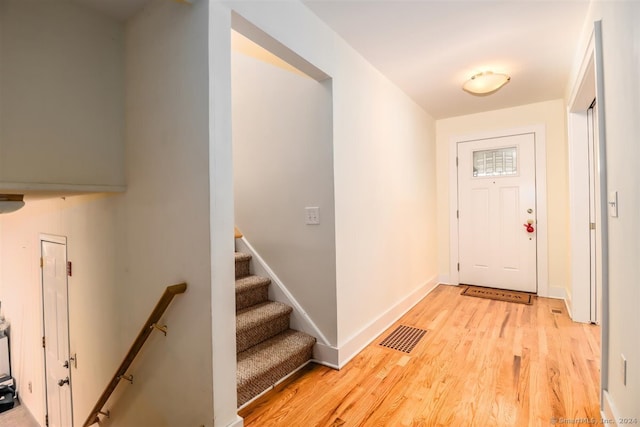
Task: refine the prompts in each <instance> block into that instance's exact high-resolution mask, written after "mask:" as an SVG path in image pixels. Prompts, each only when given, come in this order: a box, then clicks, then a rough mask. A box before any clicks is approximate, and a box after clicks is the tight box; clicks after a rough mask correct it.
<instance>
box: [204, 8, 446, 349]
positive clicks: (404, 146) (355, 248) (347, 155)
mask: <svg viewBox="0 0 640 427" xmlns="http://www.w3.org/2000/svg"><path fill="white" fill-rule="evenodd" d="M224 5H226V8H225V7H220V8H219V9H216V10H214V13H215V14H219V15H220V16H228V14H229V13H230V11H231V9H233V10H235V11H236V12H237V13H239V14H240V15H242V16H243V17H244V18H245V19H247V20H248V21H250V22H252V23H253V24H254V25H256V26H257V27H259V28H260V29H262V30H263V31H265V32H266V33H268V34H269V35H270V36H272V37H274V38H275V39H277V40H278V41H279V42H281V43H282V44H284V45H286V46H287V47H288V48H289V49H291V50H293V51H294V52H296V53H297V54H298V55H300V56H301V57H303V58H304V59H306V60H307V61H308V62H310V63H311V64H314V65H315V66H316V67H317V68H319V69H320V70H322V71H324V72H325V73H327V74H328V75H330V76H331V78H332V79H333V125H334V128H333V150H334V151H333V152H334V154H333V156H334V183H335V209H336V276H337V304H338V312H337V315H338V337H337V342H338V346H339V347H341V348H344V349H347V350H345V351H344V354H341V355H340V358H341V360H342V361H344V360H346V359H348V357H350V355H352V354H353V352H354V351H357V350H358V349H359V346H361V345H364V344H366V342H368V341H369V340H371V339H373V338H374V337H375V335H376V334H377V333H378V332H380V331H381V329H382V328H383V327H384V326H386V325H387V322H389V321H390V320H391V319H392V318H394V316H395V315H397V314H399V312H397V311H394V309H396V308H397V307H399V306H401V305H402V304H403V303H406V302H407V299H410V298H411V297H412V295H413V294H414V293H417V294H419V295H421V294H423V293H424V292H426V290H427V289H428V288H429V287H430V286H433V285H434V284H435V279H436V275H437V263H436V240H435V235H436V218H435V210H434V209H435V208H434V207H435V203H436V198H435V191H436V188H435V139H434V130H435V129H434V121H433V119H432V118H431V117H430V116H429V115H428V114H426V113H425V112H424V111H423V110H421V109H420V108H419V107H418V106H417V105H416V104H415V103H413V102H412V101H411V100H409V99H408V98H407V96H406V95H405V94H404V93H402V92H401V91H400V90H398V89H397V88H396V87H395V86H393V85H392V84H391V83H390V82H389V81H388V80H387V79H386V78H384V77H383V76H382V75H381V74H380V73H379V72H378V71H377V70H375V69H374V68H373V67H372V66H371V65H370V64H369V63H367V62H366V61H364V59H363V58H362V57H361V56H360V55H359V54H357V53H356V52H355V51H354V50H353V49H352V48H350V47H349V46H348V45H347V44H346V43H345V42H344V41H343V40H342V39H340V38H339V37H338V36H337V35H336V34H335V33H334V32H333V31H332V30H330V29H329V28H328V27H327V26H326V25H325V24H324V23H322V22H321V21H320V20H319V19H318V18H317V17H316V16H315V15H313V14H312V13H311V12H310V11H309V10H308V9H307V8H306V7H305V6H304V5H302V4H301V3H295V2H242V1H238V2H233V1H231V2H225V3H224ZM227 49H228V48H227ZM212 54H213V55H218V56H219V57H221V58H223V59H224V58H225V55H228V53H226V51H225V49H224V48H221V49H220V50H219V51H214V52H213V53H212ZM219 66H220V68H221V69H224V68H228V67H229V65H228V64H225V63H223V62H222V61H221V62H220V63H219ZM213 78H214V86H215V85H216V84H220V85H224V84H228V82H226V83H225V81H224V80H216V75H215V74H214V76H213ZM229 143H230V142H229V141H225V140H223V139H218V140H216V141H214V144H216V145H217V146H222V147H224V146H225V145H226V144H229ZM225 178H226V180H225V181H220V182H218V183H217V185H218V186H219V187H220V189H224V190H225V191H226V189H227V188H228V186H231V176H230V174H229V175H228V176H226V177H225ZM217 188H218V187H214V188H212V191H214V192H215V191H217ZM225 215H228V213H225ZM214 262H215V261H214ZM421 292H422V293H421ZM220 304H223V302H220Z"/></svg>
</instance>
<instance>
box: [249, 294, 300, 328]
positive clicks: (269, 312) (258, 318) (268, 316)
mask: <svg viewBox="0 0 640 427" xmlns="http://www.w3.org/2000/svg"><path fill="white" fill-rule="evenodd" d="M292 311H293V309H292V308H291V307H290V306H288V305H286V304H283V303H281V302H275V301H268V302H265V303H261V304H256V305H253V306H251V307H249V308H246V309H244V310H242V311H239V312H238V313H237V314H236V332H237V333H241V332H242V331H244V330H246V329H250V328H254V327H257V326H259V325H261V324H263V323H266V322H269V321H270V320H273V319H276V318H278V317H281V316H287V315H289V314H290V313H291V312H292Z"/></svg>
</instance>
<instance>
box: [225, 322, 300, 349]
mask: <svg viewBox="0 0 640 427" xmlns="http://www.w3.org/2000/svg"><path fill="white" fill-rule="evenodd" d="M287 329H289V314H286V315H283V316H279V317H277V318H274V319H273V320H271V321H269V322H265V323H262V324H260V325H257V326H256V327H254V328H251V329H247V330H243V331H237V332H236V352H237V353H240V352H241V351H245V350H246V349H248V348H249V347H253V346H254V345H256V344H259V343H261V342H262V341H266V340H268V339H269V338H272V337H275V336H276V335H278V334H279V333H280V332H284V331H286V330H287Z"/></svg>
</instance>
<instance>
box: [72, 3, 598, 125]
mask: <svg viewBox="0 0 640 427" xmlns="http://www.w3.org/2000/svg"><path fill="white" fill-rule="evenodd" d="M73 1H75V2H77V3H81V4H85V5H87V6H89V7H92V8H94V9H98V10H100V11H101V12H102V13H105V14H107V15H110V16H112V17H114V18H116V19H118V20H120V21H125V20H126V19H128V18H129V17H131V16H133V15H134V14H135V13H136V12H137V11H138V10H140V9H141V8H142V7H143V6H144V5H145V4H146V3H147V2H148V1H149V0H73ZM303 1H304V3H305V4H306V5H307V6H308V7H309V8H310V9H311V10H312V11H313V12H314V13H315V14H316V15H318V16H319V17H320V19H322V20H323V21H325V22H326V23H327V24H328V25H329V26H330V27H332V28H333V29H334V30H335V31H336V32H337V33H338V34H340V35H341V36H342V37H343V38H344V39H345V40H346V41H347V42H348V43H349V44H350V45H351V46H353V47H354V48H355V49H356V50H357V51H359V52H360V53H361V54H362V55H363V56H364V57H365V58H366V59H367V60H368V61H369V62H371V63H372V64H373V65H374V66H375V67H376V68H377V69H378V70H380V71H381V72H382V73H383V74H385V75H386V76H387V77H388V78H389V79H390V80H391V81H393V82H394V83H395V84H396V85H398V86H399V87H400V88H401V89H402V90H403V91H404V92H405V93H407V94H408V95H409V96H410V97H411V98H413V99H414V100H415V101H416V102H417V103H418V104H419V105H420V106H422V108H424V109H425V110H426V111H427V112H428V113H430V114H431V115H432V116H433V117H434V118H436V119H440V118H444V117H452V116H459V115H463V114H470V113H477V112H481V111H488V110H495V109H500V108H507V107H513V106H516V105H523V104H528V103H532V102H538V101H545V100H550V99H558V98H562V97H563V96H564V91H565V87H566V85H567V80H568V77H569V72H570V67H571V64H572V61H573V58H574V56H575V54H576V48H577V44H578V39H579V36H580V31H581V29H582V25H583V23H584V19H585V16H586V12H587V9H588V6H589V0H555V1H554V0H501V1H495V0H440V1H436V0H408V1H407V0H331V1H329V0H303ZM486 70H492V71H495V72H506V73H508V74H509V75H511V81H510V82H509V83H508V84H507V85H506V86H505V87H503V88H502V89H500V90H499V91H498V92H496V93H494V94H492V95H489V96H482V97H478V96H473V95H470V94H468V93H466V92H464V91H463V90H462V83H463V82H464V81H465V80H467V79H468V78H469V77H471V76H472V75H473V74H476V73H478V72H481V71H486Z"/></svg>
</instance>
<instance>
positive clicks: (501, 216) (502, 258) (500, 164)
mask: <svg viewBox="0 0 640 427" xmlns="http://www.w3.org/2000/svg"><path fill="white" fill-rule="evenodd" d="M457 149H458V218H459V219H458V227H459V228H458V252H459V253H458V260H459V263H460V264H459V270H460V272H459V281H460V283H464V284H470V285H478V286H487V287H493V288H500V289H511V290H516V291H525V292H537V266H536V228H537V225H536V167H535V136H534V134H533V133H525V134H521V135H511V136H504V137H497V138H489V139H481V140H475V141H466V142H459V143H458V147H457ZM529 223H531V224H530V227H527V226H528V225H529Z"/></svg>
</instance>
